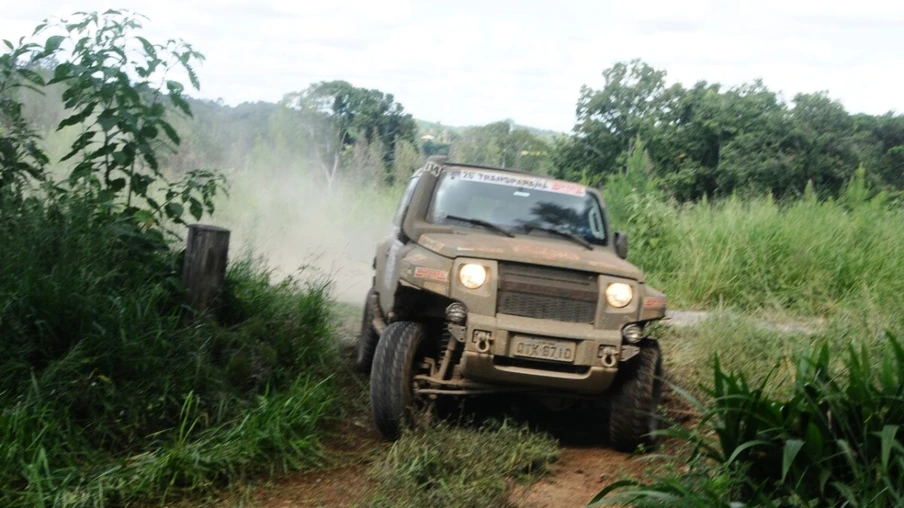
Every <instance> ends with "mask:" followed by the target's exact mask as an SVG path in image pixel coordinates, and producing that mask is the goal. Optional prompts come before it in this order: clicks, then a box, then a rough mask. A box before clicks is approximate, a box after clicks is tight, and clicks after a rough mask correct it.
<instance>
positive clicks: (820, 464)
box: [596, 334, 904, 506]
mask: <svg viewBox="0 0 904 508" xmlns="http://www.w3.org/2000/svg"><path fill="white" fill-rule="evenodd" d="M887 339H888V340H887V344H886V348H885V351H884V354H883V355H882V357H881V358H880V359H878V360H874V359H872V358H871V355H870V353H869V352H868V350H867V349H866V348H865V347H864V348H860V349H857V348H855V347H853V346H851V347H850V348H848V350H847V357H846V358H845V361H844V366H843V367H844V368H843V369H842V372H841V373H835V372H836V369H835V368H834V365H833V362H832V358H831V357H832V355H831V351H832V349H831V348H830V346H829V344H826V343H824V344H822V345H821V346H819V347H817V348H815V349H814V350H812V351H811V352H810V353H809V354H806V355H803V356H802V357H800V359H799V361H798V362H797V369H796V373H795V378H794V381H793V385H792V388H791V390H790V394H789V396H788V397H783V398H775V397H771V396H770V395H768V390H767V389H766V387H767V385H768V383H769V381H770V380H769V379H768V378H767V379H765V380H763V381H762V382H760V383H758V384H756V385H752V384H750V383H749V382H748V381H747V378H746V376H744V375H743V374H735V373H728V372H725V371H724V370H723V369H722V367H721V364H720V362H719V359H718V356H716V357H715V359H714V366H713V385H712V387H711V389H710V390H709V391H708V393H707V395H708V397H709V399H708V400H709V402H708V403H707V404H701V403H699V402H698V403H697V405H698V407H699V408H700V410H701V412H702V413H703V418H702V422H701V423H700V426H699V427H698V428H696V429H692V430H688V429H683V428H673V429H668V430H664V431H661V433H662V434H663V435H666V436H671V437H673V438H677V439H679V440H680V441H683V442H686V443H688V444H689V445H690V448H691V453H692V459H691V460H690V461H689V463H690V464H691V469H690V470H689V471H688V474H686V475H682V476H677V475H675V473H674V472H672V473H671V474H666V475H665V476H663V477H661V478H658V479H655V480H654V481H653V482H651V483H648V484H647V483H643V482H635V481H625V482H619V483H617V484H613V485H611V486H609V487H607V488H606V489H604V490H603V491H602V492H601V493H600V495H599V496H597V499H596V501H601V500H602V499H603V498H604V497H605V496H607V495H608V494H610V493H613V492H616V493H617V495H616V496H615V497H613V498H611V499H608V500H606V504H610V503H625V502H627V503H632V504H636V505H639V506H663V505H668V506H704V505H705V506H729V505H732V506H746V505H747V504H750V505H756V506H759V505H763V504H769V505H780V506H837V505H848V506H900V505H901V504H902V503H904V348H902V346H901V344H900V342H898V340H897V339H896V338H895V337H894V336H892V335H890V334H889V335H888V336H887ZM678 460H680V461H681V462H685V461H686V457H682V458H681V459H678Z"/></svg>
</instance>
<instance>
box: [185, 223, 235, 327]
mask: <svg viewBox="0 0 904 508" xmlns="http://www.w3.org/2000/svg"><path fill="white" fill-rule="evenodd" d="M228 254H229V230H228V229H224V228H221V227H217V226H209V225H205V224H192V225H190V226H188V242H187V245H186V247H185V264H184V265H183V268H182V281H183V283H184V284H185V288H186V300H187V301H188V304H189V305H190V306H192V308H194V309H195V310H198V311H201V312H203V311H208V310H214V309H215V308H216V306H217V300H218V296H219V294H220V291H221V290H222V288H223V285H224V284H225V282H226V260H227V257H228Z"/></svg>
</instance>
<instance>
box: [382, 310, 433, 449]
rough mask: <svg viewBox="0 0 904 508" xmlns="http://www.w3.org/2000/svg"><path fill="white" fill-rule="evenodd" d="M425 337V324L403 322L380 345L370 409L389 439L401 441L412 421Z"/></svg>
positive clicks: (394, 325) (393, 326) (389, 328)
mask: <svg viewBox="0 0 904 508" xmlns="http://www.w3.org/2000/svg"><path fill="white" fill-rule="evenodd" d="M423 337H424V326H423V325H422V324H420V323H415V322H410V321H399V322H396V323H392V324H390V325H389V326H387V327H386V330H384V331H383V335H382V336H381V337H380V341H379V342H378V343H377V351H376V353H375V354H374V361H373V368H372V369H371V373H370V406H371V410H372V411H373V418H374V423H375V424H376V425H377V429H379V431H380V433H381V434H383V436H384V437H385V438H387V439H390V440H395V439H398V437H399V436H400V435H401V433H402V429H403V428H405V426H407V425H409V424H410V422H411V416H412V412H411V405H412V403H413V401H414V391H413V385H412V373H413V371H414V363H415V361H417V359H418V358H417V355H418V349H419V347H420V345H421V341H422V340H423Z"/></svg>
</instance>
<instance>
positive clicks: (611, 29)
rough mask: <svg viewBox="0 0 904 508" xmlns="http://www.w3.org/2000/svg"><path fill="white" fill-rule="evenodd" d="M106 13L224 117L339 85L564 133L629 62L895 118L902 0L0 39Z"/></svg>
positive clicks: (217, 9)
mask: <svg viewBox="0 0 904 508" xmlns="http://www.w3.org/2000/svg"><path fill="white" fill-rule="evenodd" d="M111 7H114V8H123V9H129V10H133V11H136V12H138V13H141V14H143V15H145V16H147V17H149V18H150V19H149V20H148V21H147V22H145V34H146V35H147V37H148V38H149V39H151V40H152V41H154V42H162V41H163V40H165V39H168V38H181V39H184V40H186V41H187V42H189V43H191V44H192V45H193V46H194V47H195V49H197V50H199V51H200V52H201V53H203V54H204V55H205V56H206V60H205V62H203V64H201V65H200V67H198V69H197V70H198V74H199V77H200V80H201V91H200V92H194V93H193V94H194V95H196V96H200V97H204V98H209V99H217V98H221V99H223V100H224V101H225V102H226V103H228V104H233V105H235V104H238V103H241V102H245V101H258V100H263V101H278V100H279V99H280V98H281V97H282V96H283V95H284V94H286V93H289V92H293V91H299V90H303V89H304V88H306V87H307V86H308V85H310V84H311V83H314V82H317V81H321V80H333V79H343V80H346V81H349V82H351V83H352V84H353V85H355V86H359V87H366V88H377V89H379V90H381V91H383V92H386V93H391V94H393V95H394V96H395V99H396V100H397V101H399V102H401V103H402V105H403V106H404V107H405V110H406V111H407V112H409V113H412V114H413V115H414V116H415V117H416V118H420V119H424V120H430V121H439V122H442V123H443V124H446V125H482V124H486V123H490V122H493V121H497V120H503V119H512V120H514V121H516V122H517V123H519V124H523V125H529V126H533V127H538V128H545V129H553V130H557V131H562V132H566V131H569V130H570V129H571V128H572V126H573V124H574V120H575V105H576V102H577V99H578V96H579V93H580V89H581V86H582V85H587V86H590V87H591V88H601V87H602V86H603V85H604V84H605V83H604V80H603V77H602V71H603V70H604V69H606V68H608V67H610V66H612V65H613V64H614V63H616V62H619V61H628V60H630V59H633V58H640V59H642V60H644V61H645V62H647V63H648V64H650V65H652V66H653V67H655V68H657V69H662V70H665V71H666V72H667V73H668V74H667V80H668V82H669V83H670V84H671V83H674V82H680V83H683V84H684V85H685V86H692V85H693V84H694V83H695V82H697V81H700V80H705V81H708V82H715V83H721V84H722V85H724V86H726V87H730V86H737V85H741V84H743V83H749V82H751V81H753V80H754V79H757V78H761V79H762V80H763V82H764V83H765V85H766V86H767V87H768V88H770V89H772V90H774V91H778V92H781V94H782V96H783V97H784V98H785V100H788V101H790V100H791V99H792V98H793V96H794V94H796V93H799V92H817V91H826V92H827V93H828V94H829V96H830V97H832V98H833V99H836V100H839V101H841V103H842V104H844V106H845V107H846V108H847V109H848V110H849V111H851V112H855V113H857V112H864V113H870V114H883V113H886V112H889V111H894V112H897V113H902V112H904V93H901V91H902V85H904V51H902V50H901V48H904V2H893V1H891V0H878V1H877V0H859V1H856V2H851V1H850V0H845V1H837V0H820V1H813V0H801V1H795V0H756V1H746V0H745V1H736V2H730V1H725V0H723V1H718V0H712V1H710V0H689V1H678V0H673V1H669V0H646V1H643V2H641V1H634V2H631V1H619V2H611V1H577V0H558V1H555V2H549V1H538V0H492V1H491V0H483V1H472V0H447V1H444V2H438V1H435V0H434V1H427V0H419V1H417V0H383V1H380V0H345V1H342V2H321V3H318V4H307V3H305V4H303V3H301V2H298V1H297V0H296V2H295V3H289V2H278V1H272V0H269V1H268V0H257V1H252V0H153V1H147V0H145V1H136V0H120V1H118V2H109V1H102V0H79V1H68V0H29V1H27V2H19V1H15V0H0V38H4V39H10V40H17V39H18V38H19V37H21V36H27V35H30V34H31V32H32V30H33V28H34V27H35V26H36V25H37V24H38V23H39V22H40V21H41V20H43V19H44V18H47V17H54V16H67V15H69V14H71V13H73V12H76V11H91V10H99V11H102V10H104V9H107V8H111Z"/></svg>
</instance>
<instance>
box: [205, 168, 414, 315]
mask: <svg viewBox="0 0 904 508" xmlns="http://www.w3.org/2000/svg"><path fill="white" fill-rule="evenodd" d="M226 177H227V179H228V182H229V196H228V197H225V196H224V197H222V198H221V199H219V200H218V207H217V210H216V212H215V213H214V215H213V219H212V221H211V222H212V223H214V224H216V225H219V226H222V227H226V228H228V229H230V230H231V238H230V259H232V260H235V259H238V258H241V257H249V256H250V257H260V258H263V259H264V261H265V262H266V263H267V265H268V266H269V267H270V268H272V269H273V271H274V275H275V276H276V277H284V276H286V275H293V276H296V277H298V278H300V279H302V280H311V279H312V278H314V279H317V280H322V278H323V277H324V276H326V277H329V279H330V281H331V292H332V296H333V297H334V298H335V299H336V300H338V301H342V302H349V303H357V304H360V303H362V302H363V300H364V298H365V295H366V293H367V290H368V289H369V288H370V286H371V282H372V277H373V269H372V262H373V257H374V251H375V248H376V245H377V243H378V242H379V241H380V239H381V238H382V237H383V236H385V234H386V233H387V231H388V230H389V222H390V219H391V217H392V213H393V211H394V207H395V205H396V202H397V197H396V196H397V192H394V191H393V190H391V189H389V190H387V189H377V188H376V187H375V186H371V187H368V186H365V185H360V184H355V185H353V184H348V183H342V182H339V183H334V187H333V189H332V190H331V191H330V190H329V189H328V188H327V186H326V184H325V183H324V179H323V178H322V177H320V175H318V174H316V173H313V172H311V171H310V170H308V169H306V168H303V167H292V166H287V167H284V168H280V169H267V170H263V171H257V170H254V171H252V170H248V169H245V170H240V171H234V172H228V173H226Z"/></svg>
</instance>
